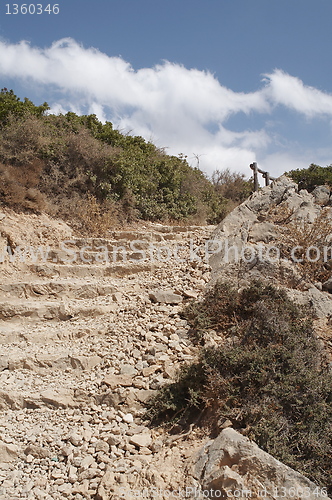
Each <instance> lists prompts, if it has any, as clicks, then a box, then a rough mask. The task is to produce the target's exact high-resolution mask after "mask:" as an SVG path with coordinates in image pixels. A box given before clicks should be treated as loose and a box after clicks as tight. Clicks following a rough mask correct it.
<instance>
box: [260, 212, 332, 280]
mask: <svg viewBox="0 0 332 500" xmlns="http://www.w3.org/2000/svg"><path fill="white" fill-rule="evenodd" d="M292 215H293V211H292V210H290V209H289V208H288V207H287V206H285V205H280V206H279V207H274V208H273V209H272V210H271V211H270V213H269V217H268V220H270V221H271V222H273V223H274V224H277V225H278V226H279V230H280V234H281V237H280V240H279V245H278V246H279V249H280V256H281V257H282V258H285V259H288V260H290V261H291V262H293V263H294V265H295V267H296V269H297V271H298V272H299V274H300V275H301V277H302V278H303V279H304V280H305V281H307V282H308V281H312V282H315V281H321V282H324V281H326V279H328V277H329V276H330V274H331V273H330V272H329V271H328V269H327V268H329V267H330V266H329V260H331V258H332V243H331V240H332V213H331V208H330V207H325V208H323V209H322V210H321V212H320V214H319V215H318V216H317V217H316V219H315V220H314V222H309V221H300V222H298V221H294V220H292Z"/></svg>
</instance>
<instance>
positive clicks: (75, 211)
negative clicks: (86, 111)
mask: <svg viewBox="0 0 332 500" xmlns="http://www.w3.org/2000/svg"><path fill="white" fill-rule="evenodd" d="M0 132H1V133H0V174H1V180H0V202H1V203H2V204H4V205H7V206H10V207H12V208H14V209H24V210H33V211H35V212H46V213H48V214H50V215H54V216H58V217H61V218H63V219H65V220H66V221H70V222H71V223H72V224H73V225H74V226H75V227H76V228H77V229H79V230H81V231H86V232H87V233H89V234H92V233H94V234H98V233H99V234H102V233H103V231H104V230H105V228H107V227H109V226H110V225H121V224H123V223H124V222H132V221H136V220H150V221H170V222H172V221H173V222H176V221H178V222H179V221H187V222H190V223H206V222H208V223H216V222H219V221H220V220H221V219H222V218H223V217H224V216H225V215H226V213H227V212H228V211H229V210H230V209H231V208H233V207H234V206H235V204H237V203H239V202H241V201H243V200H244V199H245V198H246V197H247V196H248V194H250V191H251V189H252V184H251V182H248V181H245V180H244V176H243V175H240V174H235V175H234V174H229V173H228V176H227V175H226V177H225V178H222V176H220V175H219V176H217V177H216V176H215V177H214V179H215V182H212V181H210V180H209V179H208V178H207V177H206V176H205V175H204V174H203V172H201V171H200V170H199V169H198V168H193V167H191V166H189V164H188V163H187V161H186V158H185V157H183V155H181V154H180V155H179V156H178V157H176V156H170V155H167V154H166V152H165V150H163V149H160V148H157V147H156V146H155V145H153V144H152V143H151V142H146V141H145V140H144V139H143V138H142V137H137V136H131V135H124V134H122V133H120V132H119V131H118V130H114V129H113V126H112V123H110V122H106V123H104V124H102V123H101V122H100V121H99V120H98V119H97V117H96V116H95V115H88V116H77V115H76V114H75V113H72V112H69V113H67V114H66V115H57V116H56V115H50V114H48V105H47V103H44V104H43V105H41V106H36V105H34V104H33V103H32V102H31V101H30V100H29V99H27V98H25V99H24V101H21V100H20V99H19V98H18V97H17V96H16V95H15V94H14V93H13V91H8V90H7V89H3V90H2V91H1V93H0ZM226 174H227V172H226ZM229 182H230V183H231V184H232V186H233V190H232V192H231V191H230V190H228V194H227V193H225V190H222V187H223V186H224V185H225V184H226V183H229ZM224 193H225V196H224V195H223V194H224Z"/></svg>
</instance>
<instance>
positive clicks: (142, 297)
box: [0, 225, 212, 500]
mask: <svg viewBox="0 0 332 500" xmlns="http://www.w3.org/2000/svg"><path fill="white" fill-rule="evenodd" d="M211 229H212V228H211V227H204V228H202V227H195V226H191V227H182V226H177V227H172V226H161V225H154V227H153V230H151V229H150V230H149V231H147V230H145V229H142V230H135V231H125V230H122V231H113V232H112V233H111V234H110V235H109V237H107V238H105V239H103V238H72V239H71V240H70V242H69V241H67V242H66V247H65V248H66V250H65V251H64V250H63V248H60V247H59V246H57V247H56V246H53V245H52V246H50V249H49V252H48V258H47V259H46V260H45V261H44V262H38V261H33V259H30V260H29V259H27V260H26V261H25V262H22V264H21V265H20V264H19V263H16V264H15V265H16V266H17V267H16V271H15V272H12V270H11V268H10V265H11V262H10V261H8V259H7V261H5V262H3V264H0V266H1V265H2V266H3V270H4V271H3V279H2V282H1V284H0V463H1V461H3V462H4V464H3V466H0V500H8V499H9V498H10V499H16V498H29V499H39V498H41V499H46V500H50V499H58V498H59V499H60V498H61V499H62V498H68V499H75V500H78V499H83V498H101V499H102V500H104V499H107V498H110V497H108V496H107V495H106V493H105V495H104V496H102V494H101V491H102V487H101V484H102V480H103V478H104V474H105V470H106V468H107V467H108V466H109V465H110V464H111V465H112V468H113V469H114V471H117V474H118V475H119V477H118V480H119V481H124V480H126V479H125V478H127V477H128V471H130V470H132V472H134V473H135V474H134V476H135V478H136V480H137V478H138V477H139V476H140V474H142V470H143V469H144V470H145V469H146V471H147V470H148V469H149V467H150V465H149V464H150V463H151V460H154V459H156V460H157V459H158V460H159V458H158V457H159V455H158V453H160V444H159V445H157V444H156V446H155V448H154V447H153V446H152V443H153V442H154V441H156V440H157V441H158V439H157V436H155V438H154V437H153V435H152V433H151V431H150V430H149V429H148V428H147V427H146V425H145V424H144V422H143V421H142V420H141V418H142V415H143V414H144V403H145V401H146V400H147V398H149V397H150V396H151V395H152V394H153V393H154V391H156V389H158V387H160V386H161V385H162V384H163V383H165V382H167V381H171V380H172V378H173V377H174V375H175V373H176V370H177V369H178V367H179V366H180V365H181V364H182V363H184V362H187V361H190V360H191V359H193V357H194V356H195V354H196V348H195V346H193V345H192V343H191V341H190V339H189V338H188V335H187V332H188V327H187V325H186V322H185V321H184V320H183V319H182V318H181V316H180V311H181V304H179V305H177V304H174V303H169V302H168V301H167V294H165V297H166V298H165V300H164V299H159V300H160V302H158V301H157V302H156V301H152V300H151V298H150V296H151V292H155V291H168V290H171V291H172V292H173V294H174V293H175V295H176V296H177V297H178V301H179V303H180V302H182V301H183V300H190V299H188V297H193V296H196V295H198V296H199V294H201V293H202V292H203V290H204V288H205V285H206V282H207V281H208V279H209V272H208V269H209V268H208V266H207V264H206V262H204V261H203V260H202V261H201V262H200V261H197V259H196V260H194V261H192V262H191V261H190V259H189V258H188V257H189V250H190V246H193V245H195V246H196V245H198V244H199V243H203V242H204V240H205V239H206V238H208V236H209V234H210V232H211ZM100 247H103V248H100ZM174 248H176V251H177V253H176V254H175V255H176V256H178V257H179V259H177V258H174ZM105 249H106V250H107V252H108V254H109V255H113V252H114V251H115V250H116V255H117V258H116V259H115V260H114V261H113V259H110V260H109V261H106V260H105V259H104V260H103V259H102V258H101V257H100V256H101V252H102V251H103V252H104V253H105ZM142 252H146V254H145V255H144V256H145V257H146V258H144V259H143V258H142V256H143V254H142ZM165 252H166V257H167V256H168V257H170V258H167V259H165ZM167 252H170V254H169V255H168V253H167ZM68 255H70V256H73V255H75V257H76V258H75V259H74V260H73V261H72V262H68V259H67V257H68ZM124 255H125V257H126V258H123V256H124ZM82 257H83V258H82ZM180 257H181V260H180ZM88 261H89V262H88ZM92 409H93V410H92ZM74 431H75V432H74ZM73 434H74V437H73ZM75 435H76V437H75ZM133 435H137V436H143V438H142V437H141V438H137V439H136V441H135V442H134V443H133V439H132V436H133ZM70 436H72V437H70ZM117 436H118V437H117ZM140 439H142V441H141V442H140ZM157 441H156V442H157ZM97 442H98V443H99V445H98V447H97V448H96V446H95V444H96V443H97ZM34 447H35V448H34ZM66 447H67V448H68V450H69V449H70V453H69V451H68V450H67V451H68V454H67V455H66V453H67V451H64V449H66ZM99 448H100V449H99ZM4 450H7V451H6V452H4ZM8 450H9V451H8ZM10 450H12V451H13V456H12V458H10V459H8V453H9V452H10ZM26 450H30V452H28V451H26ZM153 450H155V451H153ZM158 450H159V451H158ZM9 455H10V453H9ZM4 456H6V457H7V459H8V460H7V459H4ZM1 458H2V460H1ZM84 461H86V462H89V461H90V462H91V463H89V465H87V466H82V465H80V466H78V463H79V462H80V464H82V462H83V463H85V462H84ZM75 464H76V465H75ZM15 470H18V471H19V475H18V478H19V479H17V476H16V475H15V474H14V472H13V471H15ZM59 471H60V472H59ZM87 471H90V472H87ZM45 473H46V476H45ZM83 473H84V474H83ZM145 473H147V472H144V474H145ZM13 474H14V475H13ZM59 474H60V475H59ZM14 476H15V478H16V479H15V478H14ZM90 476H91V477H90ZM43 477H44V478H45V477H47V479H45V480H44V479H42V478H43ZM156 477H157V476H156ZM2 478H3V481H4V482H3V484H2V485H1V479H2ZM13 478H14V479H13ZM104 479H105V478H104ZM116 481H117V480H116ZM104 482H105V481H104ZM103 484H104V483H103ZM103 488H104V486H103ZM98 495H99V496H98Z"/></svg>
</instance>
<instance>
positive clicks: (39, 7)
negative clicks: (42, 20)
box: [6, 3, 60, 15]
mask: <svg viewBox="0 0 332 500" xmlns="http://www.w3.org/2000/svg"><path fill="white" fill-rule="evenodd" d="M59 12H60V7H59V4H58V3H54V4H50V3H49V4H47V5H45V6H44V5H43V4H41V3H29V4H28V3H22V4H21V5H19V4H18V3H6V14H23V15H24V14H39V15H40V14H44V13H45V14H59Z"/></svg>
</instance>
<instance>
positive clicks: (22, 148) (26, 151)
mask: <svg viewBox="0 0 332 500" xmlns="http://www.w3.org/2000/svg"><path fill="white" fill-rule="evenodd" d="M49 142H50V139H49V137H48V136H47V131H46V129H45V127H44V125H43V123H42V122H41V120H40V119H38V118H37V117H35V116H30V117H28V118H25V119H24V120H23V119H19V118H16V117H14V116H11V117H9V118H8V123H7V125H6V127H4V128H3V129H2V130H1V134H0V161H2V163H5V164H10V165H21V166H23V165H24V166H25V165H27V164H30V163H31V162H33V161H34V160H35V159H36V156H38V153H39V152H40V151H42V150H43V149H44V148H46V147H47V146H48V144H49Z"/></svg>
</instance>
